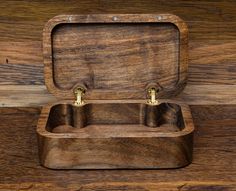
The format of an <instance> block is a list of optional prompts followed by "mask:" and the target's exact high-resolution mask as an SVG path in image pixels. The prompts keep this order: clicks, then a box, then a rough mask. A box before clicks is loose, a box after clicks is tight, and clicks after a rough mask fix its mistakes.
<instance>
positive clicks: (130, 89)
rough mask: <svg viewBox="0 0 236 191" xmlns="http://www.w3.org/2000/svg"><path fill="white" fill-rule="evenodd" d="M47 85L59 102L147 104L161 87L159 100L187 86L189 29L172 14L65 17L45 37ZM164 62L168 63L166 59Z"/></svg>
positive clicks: (50, 26)
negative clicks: (80, 97)
mask: <svg viewBox="0 0 236 191" xmlns="http://www.w3.org/2000/svg"><path fill="white" fill-rule="evenodd" d="M43 53H44V54H43V56H44V65H45V69H44V71H45V84H46V86H47V88H48V90H49V91H50V92H51V93H52V94H54V95H55V96H57V97H63V98H64V99H74V93H73V91H74V88H75V87H78V86H80V87H85V88H86V89H87V90H86V94H85V99H91V100H95V99H96V100H101V99H105V100H107V99H114V100H117V99H145V98H146V97H147V93H146V92H147V88H148V87H149V86H150V84H155V87H156V88H157V89H158V95H157V96H158V97H161V96H162V97H165V98H167V97H170V96H171V95H175V94H177V93H178V92H180V91H181V90H182V89H183V87H184V86H185V85H186V81H187V69H188V29H187V26H186V24H185V22H184V21H183V20H181V19H180V18H179V17H177V16H175V15H170V14H159V15H158V14H117V15H116V16H114V15H112V14H106V15H104V14H96V15H59V16H57V17H54V18H52V19H51V20H49V21H48V23H47V24H46V25H45V28H44V32H43ZM163 58H164V59H163Z"/></svg>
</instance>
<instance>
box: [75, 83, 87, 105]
mask: <svg viewBox="0 0 236 191" xmlns="http://www.w3.org/2000/svg"><path fill="white" fill-rule="evenodd" d="M74 94H75V97H76V100H75V102H74V105H75V106H82V105H84V101H83V99H82V96H83V95H84V94H85V89H84V88H82V87H77V88H75V89H74Z"/></svg>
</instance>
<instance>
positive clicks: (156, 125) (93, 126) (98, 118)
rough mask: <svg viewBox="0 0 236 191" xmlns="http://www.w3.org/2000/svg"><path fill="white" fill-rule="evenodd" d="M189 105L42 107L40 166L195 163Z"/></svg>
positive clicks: (177, 165) (148, 166) (145, 166)
mask: <svg viewBox="0 0 236 191" xmlns="http://www.w3.org/2000/svg"><path fill="white" fill-rule="evenodd" d="M193 131H194V126H193V122H192V116H191V113H190V110H189V107H188V106H187V105H178V104H176V103H173V102H172V103H160V105H156V106H153V105H146V104H145V103H144V104H140V103H123V102H122V101H120V102H119V103H93V104H85V105H84V106H81V107H76V106H74V105H73V103H72V102H58V103H56V104H52V105H47V106H44V107H43V109H42V112H41V115H40V118H39V121H38V125H37V135H38V140H39V157H40V163H41V164H42V165H43V166H45V167H48V168H52V169H156V168H162V169H163V168H180V167H184V166H186V165H188V164H190V163H191V161H192V149H193V148H192V147H193Z"/></svg>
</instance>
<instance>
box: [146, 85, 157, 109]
mask: <svg viewBox="0 0 236 191" xmlns="http://www.w3.org/2000/svg"><path fill="white" fill-rule="evenodd" d="M157 92H158V89H156V88H153V87H152V88H150V89H148V95H149V99H148V101H147V103H148V104H149V105H158V104H159V102H158V100H157V99H156V94H157Z"/></svg>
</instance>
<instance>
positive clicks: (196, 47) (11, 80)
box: [0, 0, 236, 88]
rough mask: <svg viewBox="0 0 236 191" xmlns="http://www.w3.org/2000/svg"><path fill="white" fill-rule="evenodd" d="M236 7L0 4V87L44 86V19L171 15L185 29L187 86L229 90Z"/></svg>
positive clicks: (224, 3) (88, 1)
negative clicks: (226, 88)
mask: <svg viewBox="0 0 236 191" xmlns="http://www.w3.org/2000/svg"><path fill="white" fill-rule="evenodd" d="M235 4H236V2H235V1H231V0H218V1H200V2H198V1H193V0H191V1H181V0H178V1H174V0H171V1H161V0H156V1H151V0H147V1H144V0H131V1H127V2H123V1H122V2H120V1H119V0H112V1H109V2H103V3H101V2H99V1H97V0H80V1H73V0H71V1H67V2H63V1H60V2H57V3H55V2H54V1H44V3H42V2H40V1H38V0H34V1H30V2H29V1H28V0H22V1H15V0H10V1H3V2H1V3H0V7H1V13H0V22H1V25H0V47H1V51H0V72H1V78H0V84H12V85H13V84H14V85H32V84H40V85H42V84H44V80H43V72H42V71H43V59H42V48H41V44H42V30H43V27H44V25H45V23H46V22H47V21H48V19H50V18H52V17H54V16H56V15H59V14H92V13H93V14H94V13H114V14H118V13H173V14H176V15H178V16H180V17H181V18H182V19H183V20H185V21H186V22H187V25H188V27H189V37H190V54H189V55H190V57H189V59H190V63H189V66H190V67H189V73H190V75H189V83H190V84H195V85H203V84H220V85H223V84H225V85H233V84H235V76H236V74H235V69H234V68H235V62H236V56H235V55H236V43H235V36H236V26H235V24H236V16H235V7H236V6H235ZM114 5H116V6H114ZM9 13H11V14H9ZM208 53H209V54H208ZM7 60H8V63H7ZM25 65H30V66H28V67H27V66H25ZM9 66H11V67H9ZM229 88H230V87H229Z"/></svg>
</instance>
